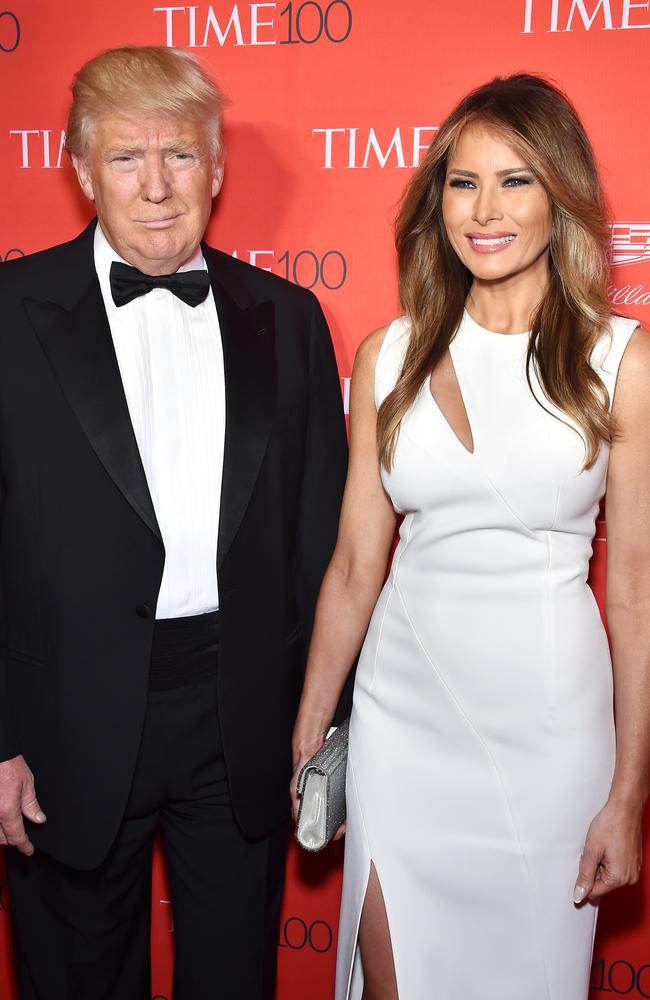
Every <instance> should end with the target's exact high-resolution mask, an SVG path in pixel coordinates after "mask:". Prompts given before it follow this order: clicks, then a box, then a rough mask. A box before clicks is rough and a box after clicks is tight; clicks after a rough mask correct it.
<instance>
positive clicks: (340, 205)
mask: <svg viewBox="0 0 650 1000" xmlns="http://www.w3.org/2000/svg"><path fill="white" fill-rule="evenodd" d="M125 43H137V44H156V45H174V46H178V47H180V48H186V49H189V50H191V51H192V52H195V53H197V54H198V55H199V56H201V57H202V58H203V59H204V60H205V61H206V63H207V65H208V66H209V68H210V69H211V71H212V72H213V74H214V76H215V77H216V78H217V80H218V81H219V83H220V84H221V86H222V87H223V89H224V90H225V91H226V93H227V94H228V95H229V97H230V98H231V101H232V104H231V106H230V108H229V111H228V115H227V128H226V139H227V146H228V160H227V170H226V181H225V184H224V187H223V191H222V193H221V195H220V196H219V199H218V203H217V205H216V207H215V212H214V216H213V220H212V222H211V225H210V229H209V232H208V238H209V241H210V242H212V243H213V244H215V245H216V246H218V247H220V248H222V249H223V250H226V251H228V252H229V253H233V254H237V256H238V257H240V258H241V259H243V260H246V261H250V262H251V263H253V264H255V265H256V266H258V267H262V268H266V269H267V270H271V271H273V272H275V273H276V274H280V275H282V276H284V277H286V278H289V279H290V280H291V281H294V282H297V283H299V284H301V285H305V286H307V287H309V288H313V289H314V291H315V292H316V293H317V294H318V296H319V297H320V299H321V302H322V303H323V306H324V309H325V312H326V314H327V317H328V320H329V322H330V325H331V329H332V335H333V338H334V343H335V346H336V353H337V357H338V362H339V368H340V375H341V390H342V393H343V397H344V400H345V401H346V403H347V400H348V396H349V376H350V371H351V368H352V361H353V357H354V353H355V350H356V347H357V345H358V343H359V341H360V340H361V339H362V338H363V337H364V336H365V334H366V333H368V332H369V331H370V330H372V329H373V328H374V327H376V326H379V325H381V324H383V323H385V322H386V321H387V320H390V319H391V318H392V317H393V316H395V314H396V311H397V309H398V304H397V294H396V281H395V269H394V253H393V243H392V230H391V224H392V220H393V218H394V213H395V206H396V203H397V201H398V199H399V196H400V193H401V192H402V190H403V187H404V185H405V184H406V182H407V180H408V179H409V177H410V176H411V174H412V171H413V168H414V167H415V166H416V165H417V164H418V162H419V160H420V158H421V157H422V155H423V152H424V150H425V149H426V147H427V145H428V144H429V142H430V141H431V139H432V137H433V135H434V133H435V129H436V125H437V124H438V123H439V122H440V121H441V120H442V119H443V117H444V116H445V114H446V113H447V111H448V110H449V109H450V107H451V106H452V104H453V103H455V101H456V100H457V99H458V98H459V97H460V96H461V95H462V94H463V93H465V92H466V91H467V90H468V89H469V88H471V87H473V86H475V85H476V84H479V83H482V82H484V81H485V80H487V79H489V78H491V77H493V76H495V75H497V74H505V73H510V72H514V71H516V70H530V71H535V72H541V73H544V74H546V75H548V76H550V77H551V78H553V79H554V80H556V81H558V82H559V83H560V84H561V85H562V86H563V87H564V88H565V89H566V91H567V92H568V93H569V95H570V96H571V97H572V98H573V100H574V102H575V103H576V105H577V107H578V109H579V111H580V112H581V114H582V116H583V118H584V121H585V123H586V126H587V129H588V131H589V134H590V135H591V137H592V140H593V142H594V145H595V148H596V151H597V155H598V159H599V162H600V165H601V168H602V172H603V177H604V180H605V184H606V188H607V193H608V196H609V200H610V204H611V224H612V264H613V269H612V279H611V296H612V301H613V302H614V303H615V304H616V308H617V309H618V310H619V311H620V312H623V313H626V314H629V315H635V316H638V317H639V318H640V319H642V320H643V321H645V323H646V324H648V323H650V195H649V194H648V178H649V177H650V139H649V133H648V129H647V103H648V65H649V63H650V0H286V2H285V0H279V2H277V3H275V2H266V3H246V2H233V0H213V2H212V3H206V2H204V0H195V2H194V3H191V4H185V3H182V2H178V0H176V2H173V0H112V2H111V3H107V2H102V0H0V94H1V98H0V259H7V258H12V257H15V256H19V255H21V254H23V253H31V252H33V251H35V250H39V249H41V248H42V247H46V246H48V245H50V244H52V243H58V242H60V241H62V240H66V239H69V238H70V237H72V236H74V235H75V234H76V233H77V232H78V231H79V230H80V229H81V228H82V226H83V225H84V224H85V223H86V221H87V220H88V218H89V217H90V212H89V206H88V205H87V204H85V203H84V201H83V199H82V197H81V196H80V194H79V192H78V191H77V190H76V182H75V180H74V178H73V174H72V170H71V168H70V165H69V163H68V161H67V158H66V155H65V154H64V153H63V140H64V134H63V129H64V125H65V120H66V112H67V106H68V87H69V83H70V80H71V77H72V74H73V72H74V70H75V69H77V68H78V67H79V66H80V65H81V64H82V63H83V62H84V61H85V60H86V59H88V58H89V57H91V56H93V55H94V54H95V53H97V52H99V51H100V50H102V49H106V48H110V47H112V46H115V45H122V44H125ZM1 321H2V318H1V317H0V322H1ZM604 570H605V523H604V521H601V522H599V525H598V532H597V541H596V543H595V555H594V560H593V569H592V582H593V586H594V589H595V591H596V594H597V596H598V598H599V601H600V602H601V606H602V597H603V585H604ZM646 857H647V859H648V860H647V861H646V869H645V876H644V878H645V884H641V885H639V886H637V887H634V888H632V889H628V890H625V891H622V892H620V893H619V894H618V895H616V897H612V898H611V899H608V900H607V901H606V903H605V904H604V905H603V907H602V913H601V919H600V926H599V932H598V938H597V942H596V950H595V960H594V968H593V980H592V997H591V1000H599V998H600V997H601V995H603V994H610V995H620V996H627V997H630V998H632V1000H637V998H641V997H648V998H650V902H649V897H650V877H649V875H648V872H650V836H647V837H646ZM340 864H341V851H340V848H339V845H336V846H335V847H334V848H333V849H332V850H331V851H329V852H327V853H326V854H325V855H324V856H323V857H320V858H314V857H311V856H305V855H302V856H299V854H298V852H297V851H296V850H295V849H293V848H291V849H290V851H289V868H288V884H287V889H286V895H285V902H284V909H283V917H282V924H281V928H280V936H279V942H278V946H279V970H280V973H279V987H278V998H279V1000H330V998H331V996H332V989H333V985H332V984H333V970H334V956H335V948H336V928H337V909H338V893H339V887H340ZM2 881H3V880H2V879H0V884H1V883H2ZM495 919H497V920H498V913H495ZM9 934H10V930H9V913H8V900H7V897H6V891H5V890H4V888H2V891H0V935H1V937H0V1000H13V998H14V997H15V993H14V989H13V985H12V967H11V966H12V963H11V954H10V937H9ZM153 947H154V993H155V994H156V1000H167V998H169V997H170V996H171V985H170V984H171V978H170V972H171V963H172V949H173V922H172V917H171V906H170V902H169V894H168V891H167V887H166V883H165V877H164V872H163V868H162V864H161V860H160V857H159V856H157V858H156V864H155V869H154V912H153ZM477 989H478V992H479V993H480V988H478V987H477ZM491 989H492V990H493V989H494V984H492V985H491ZM431 995H432V997H435V995H436V985H435V983H432V984H431ZM459 1000H460V998H459ZM522 1000H525V998H523V997H522ZM603 1000H605V998H604V997H603Z"/></svg>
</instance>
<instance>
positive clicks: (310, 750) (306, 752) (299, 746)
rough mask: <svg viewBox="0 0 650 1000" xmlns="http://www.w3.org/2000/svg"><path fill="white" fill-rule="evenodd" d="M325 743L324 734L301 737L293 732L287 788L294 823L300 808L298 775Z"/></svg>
mask: <svg viewBox="0 0 650 1000" xmlns="http://www.w3.org/2000/svg"><path fill="white" fill-rule="evenodd" d="M324 742H325V732H321V733H317V734H316V735H315V736H309V737H303V736H301V735H300V734H299V733H297V732H295V733H294V736H293V777H292V779H291V784H290V786H289V793H290V795H291V812H292V814H293V821H294V823H295V822H296V820H297V819H298V809H299V807H300V796H299V795H298V775H299V774H300V772H301V771H302V769H303V766H304V765H305V764H306V763H307V761H308V760H309V758H310V757H313V756H314V754H315V753H316V751H317V750H320V748H321V747H322V745H323V743H324Z"/></svg>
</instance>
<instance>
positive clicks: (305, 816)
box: [296, 719, 350, 851]
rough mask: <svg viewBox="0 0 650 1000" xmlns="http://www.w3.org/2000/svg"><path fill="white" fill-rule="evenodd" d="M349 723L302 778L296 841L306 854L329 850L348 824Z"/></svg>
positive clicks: (316, 756) (306, 767)
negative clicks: (346, 773) (339, 829)
mask: <svg viewBox="0 0 650 1000" xmlns="http://www.w3.org/2000/svg"><path fill="white" fill-rule="evenodd" d="M349 723H350V720H349V719H346V720H345V722H342V723H341V725H340V726H339V727H338V728H337V729H336V730H335V731H334V732H333V733H332V735H331V736H330V737H329V738H328V739H326V740H325V742H324V743H323V745H322V747H321V748H320V750H318V751H317V752H316V753H315V754H314V756H313V757H310V758H309V760H308V761H307V763H306V764H305V765H304V766H303V768H302V770H301V771H300V774H299V775H298V784H297V791H298V795H299V797H300V806H299V808H298V819H297V821H296V840H297V841H298V843H299V844H300V846H301V847H304V848H305V850H306V851H320V850H322V849H323V847H326V846H327V845H328V844H329V842H330V840H331V839H332V837H333V836H334V834H335V833H336V831H337V830H338V828H339V826H340V825H341V823H343V821H344V820H345V772H346V769H347V763H348V728H349Z"/></svg>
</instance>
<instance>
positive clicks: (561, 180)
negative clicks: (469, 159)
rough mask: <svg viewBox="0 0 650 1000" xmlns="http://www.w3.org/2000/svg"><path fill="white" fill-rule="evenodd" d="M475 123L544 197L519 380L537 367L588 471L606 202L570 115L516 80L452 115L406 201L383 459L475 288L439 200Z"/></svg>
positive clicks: (604, 317)
mask: <svg viewBox="0 0 650 1000" xmlns="http://www.w3.org/2000/svg"><path fill="white" fill-rule="evenodd" d="M474 124H479V125H482V126H483V127H485V128H488V129H489V130H490V131H492V132H495V133H496V134H497V135H499V136H500V137H501V138H502V139H503V141H504V142H506V143H508V145H510V146H511V147H512V148H513V149H514V150H516V151H517V152H518V153H519V154H520V155H521V156H522V157H523V159H524V161H525V162H526V163H527V164H528V166H529V168H530V169H531V170H532V171H533V173H534V174H535V175H536V177H537V178H538V179H539V181H540V182H541V184H542V185H543V186H544V188H545V190H546V192H547V194H548V197H549V201H550V205H551V211H552V231H551V241H550V260H549V281H548V286H547V289H546V291H545V294H544V297H543V298H542V301H541V302H540V304H539V306H538V307H537V310H536V312H535V314H534V316H533V317H532V318H531V335H530V341H529V345H528V356H527V365H526V371H527V376H528V381H529V384H530V383H531V377H530V371H531V366H533V368H534V370H535V372H536V374H537V376H538V378H539V382H540V385H541V387H542V390H543V392H544V393H545V395H546V397H547V399H548V400H549V401H550V402H551V403H553V404H555V406H557V407H558V408H559V409H560V410H561V411H562V412H563V413H564V414H565V415H566V416H567V417H568V418H569V419H570V420H572V421H574V422H575V424H576V425H577V426H578V428H579V429H580V430H581V432H582V435H583V437H584V441H585V452H586V457H585V464H586V466H587V467H588V466H589V465H591V464H593V462H594V461H595V459H596V457H597V454H598V449H599V447H600V443H601V441H610V440H611V427H610V417H609V399H608V393H607V390H606V388H605V386H604V384H603V382H602V380H601V379H600V378H599V377H598V375H597V374H596V372H595V371H594V370H593V368H592V367H591V365H590V356H591V352H592V350H593V348H594V346H595V344H596V341H597V340H598V338H599V336H600V335H601V334H602V331H603V329H604V328H605V327H606V325H607V322H608V320H609V317H610V315H611V307H610V303H609V299H608V295H607V280H608V274H609V265H608V246H609V230H608V227H607V224H606V221H605V206H604V199H603V195H602V191H601V187H600V182H599V178H598V172H597V169H596V165H595V161H594V155H593V151H592V148H591V145H590V143H589V140H588V138H587V136H586V134H585V131H584V128H583V126H582V124H581V122H580V119H579V118H578V115H577V113H576V111H575V109H574V108H573V106H572V105H571V103H570V102H569V100H568V99H567V98H566V96H565V95H564V94H563V93H562V92H561V91H560V90H559V89H558V88H557V87H555V86H553V85H552V84H551V83H549V82H548V81H546V80H544V79H542V78H541V77H538V76H533V75H530V74H524V73H520V74H516V75H514V76H510V77H506V78H501V77H497V78H496V79H495V80H492V81H491V82H490V83H487V84H485V85H484V86H482V87H479V88H477V89H476V90H474V91H472V92H471V93H470V94H468V95H467V97H465V98H464V99H463V100H462V101H461V102H460V103H459V104H458V105H457V107H456V108H454V110H453V111H452V112H451V114H450V115H449V117H448V118H447V119H446V121H445V122H444V123H443V125H442V126H441V127H440V130H439V131H438V134H437V136H436V138H435V140H434V142H433V144H432V145H431V147H430V149H429V151H428V152H427V155H426V156H425V158H424V160H423V162H422V164H421V166H420V167H419V169H418V170H417V172H416V174H415V175H414V177H413V179H412V181H411V182H410V184H409V186H408V187H407V189H406V192H405V194H404V198H403V201H402V205H401V208H400V212H399V216H398V219H397V225H396V244H397V253H398V267H399V285H400V297H401V302H402V306H403V308H404V311H405V313H406V315H407V316H408V317H409V319H410V321H411V334H410V339H409V344H408V347H407V350H406V355H405V358H404V363H403V366H402V370H401V373H400V377H399V379H398V381H397V384H396V386H395V388H394V389H393V391H392V392H391V393H389V395H388V396H387V397H386V399H385V400H384V402H383V403H382V405H381V407H380V409H379V414H378V423H377V437H378V451H379V458H380V461H381V462H382V463H383V465H384V466H385V467H386V468H387V469H390V468H391V466H392V463H393V459H394V454H395V446H396V444H397V438H398V435H399V428H400V423H401V421H402V418H403V417H404V415H405V414H406V412H407V410H408V409H409V407H410V406H411V405H412V404H413V402H414V400H415V397H416V396H417V394H418V392H419V391H420V389H421V387H422V384H423V382H424V380H425V378H426V377H427V376H429V375H430V374H431V372H432V371H433V369H434V368H435V366H436V365H437V364H438V362H439V361H440V360H441V359H442V357H443V356H444V354H445V352H446V351H447V349H448V347H449V344H450V342H451V340H452V339H453V337H454V334H455V332H456V329H457V328H458V325H459V323H460V320H461V317H462V314H463V309H464V306H465V300H466V298H467V294H468V292H469V289H470V286H471V283H472V275H471V274H470V272H469V271H468V270H467V269H466V268H465V266H464V265H463V264H462V263H461V261H460V259H459V258H458V256H457V255H456V253H455V251H454V250H453V248H452V246H451V244H450V242H449V240H448V238H447V234H446V231H445V227H444V224H443V220H442V194H443V190H444V185H445V178H446V173H447V161H448V158H449V156H450V155H451V154H452V152H453V150H454V148H455V146H456V143H457V142H458V139H459V136H460V134H461V132H462V131H463V129H464V128H466V127H467V126H468V125H474Z"/></svg>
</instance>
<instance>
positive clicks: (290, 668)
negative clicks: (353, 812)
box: [0, 223, 346, 869]
mask: <svg viewBox="0 0 650 1000" xmlns="http://www.w3.org/2000/svg"><path fill="white" fill-rule="evenodd" d="M94 225H95V223H93V224H91V225H90V226H89V227H88V228H87V229H86V230H85V231H84V232H83V233H82V234H81V235H80V236H79V237H77V238H76V239H74V240H72V241H71V242H70V243H65V244H62V245H60V246H56V247H53V248H51V249H49V250H45V251H43V252H41V253H36V254H33V255H32V256H29V257H25V258H23V259H21V260H17V261H12V262H10V263H6V264H3V265H2V267H0V479H1V490H2V497H1V503H2V507H1V511H0V518H1V520H0V580H1V586H2V591H1V595H2V603H1V607H2V660H1V665H0V760H6V759H8V758H10V757H13V756H15V755H16V754H23V756H24V757H25V759H26V761H27V763H28V764H29V766H30V767H31V769H32V771H33V772H34V776H35V781H36V792H37V795H38V798H39V802H40V804H41V806H42V807H43V809H44V811H45V813H46V815H47V817H48V818H47V822H46V823H45V824H44V825H43V826H42V827H39V826H35V825H30V830H29V834H30V837H31V838H32V840H33V842H34V844H35V846H36V847H37V849H42V850H43V851H45V852H46V853H49V854H50V855H52V856H53V857H55V858H56V859H57V860H59V861H62V862H64V863H66V864H69V865H72V866H74V867H77V868H82V869H90V868H93V867H95V866H97V865H98V864H100V863H101V861H102V860H103V858H104V857H105V856H106V854H107V852H108V849H109V847H110V845H111V843H112V841H113V840H114V838H115V835H116V833H117V830H118V827H119V824H120V821H121V818H122V815H123V812H124V808H125V805H126V800H127V796H128V793H129V788H130V784H131V780H132V777H133V773H134V767H135V762H136V756H137V752H138V746H139V742H140V737H141V733H142V728H143V721H144V715H145V706H146V700H147V685H148V672H149V663H150V650H151V642H152V635H153V629H154V620H155V609H156V600H157V595H158V590H159V587H160V582H161V578H162V572H163V565H164V561H165V550H164V545H163V541H162V538H161V535H160V530H159V527H158V524H157V521H156V514H155V511H154V508H153V505H152V501H151V497H150V494H149V489H148V486H147V481H146V478H145V474H144V470H143V466H142V462H141V459H140V455H139V452H138V447H137V444H136V439H135V435H134V432H133V427H132V425H131V421H130V417H129V411H128V407H127V403H126V398H125V395H124V390H123V386H122V382H121V378H120V373H119V368H118V364H117V358H116V355H115V351H114V348H113V341H112V338H111V332H110V329H109V325H108V320H107V317H106V312H105V309H104V305H103V300H102V296H101V291H100V287H99V282H98V279H97V275H96V272H95V267H94V256H93V234H94ZM203 252H204V255H205V259H206V262H207V266H208V271H209V274H210V281H211V285H212V290H213V293H214V299H215V303H216V307H217V313H218V316H219V325H220V329H221V337H222V341H223V355H224V372H225V395H226V431H225V453H224V463H223V481H222V493H221V509H220V517H219V535H218V549H217V553H216V563H217V573H218V580H219V598H220V615H221V632H220V652H219V666H218V704H219V713H220V719H221V728H222V739H223V746H224V754H225V760H226V766H227V774H228V779H229V785H230V793H231V800H232V806H233V810H234V814H235V817H236V819H237V821H238V823H239V825H240V827H241V829H242V831H243V832H244V833H245V834H246V835H247V836H250V837H257V836H262V835H264V834H265V833H267V832H268V831H269V830H270V829H272V828H273V827H274V826H276V825H277V824H279V823H280V822H282V821H283V820H284V819H285V818H286V817H287V815H288V801H289V800H288V782H289V779H290V774H291V762H290V756H291V750H290V739H291V729H292V725H293V721H294V716H295V711H296V707H297V701H298V697H299V693H300V687H301V682H302V674H303V666H304V659H305V649H306V643H307V640H308V637H309V632H310V628H311V623H312V617H313V611H314V604H315V600H316V597H317V594H318V589H319V586H320V583H321V579H322V576H323V573H324V571H325V568H326V565H327V562H328V559H329V557H330V555H331V552H332V549H333V546H334V542H335V536H336V527H337V520H338V514H339V507H340V501H341V496H342V490H343V483H344V476H345V469H346V437H345V428H344V418H343V412H342V404H341V392H340V386H339V380H338V375H337V370H336V364H335V359H334V354H333V350H332V344H331V340H330V337H329V333H328V330H327V325H326V323H325V320H324V317H323V314H322V312H321V309H320V307H319V305H318V302H317V300H316V299H315V297H314V296H313V295H312V294H311V293H310V292H308V291H306V290H305V289H302V288H298V287H296V286H295V285H292V284H290V283H289V282H287V281H284V280H283V279H281V278H278V277H276V276H274V275H271V274H269V273H268V272H265V271H262V270H259V269H257V268H254V267H251V266H249V265H247V264H244V263H242V262H240V261H238V260H236V259H234V258H232V257H230V256H228V255H227V254H224V253H221V252H219V251H217V250H213V249H211V248H210V247H208V246H204V247H203Z"/></svg>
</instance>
